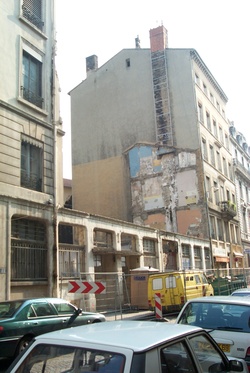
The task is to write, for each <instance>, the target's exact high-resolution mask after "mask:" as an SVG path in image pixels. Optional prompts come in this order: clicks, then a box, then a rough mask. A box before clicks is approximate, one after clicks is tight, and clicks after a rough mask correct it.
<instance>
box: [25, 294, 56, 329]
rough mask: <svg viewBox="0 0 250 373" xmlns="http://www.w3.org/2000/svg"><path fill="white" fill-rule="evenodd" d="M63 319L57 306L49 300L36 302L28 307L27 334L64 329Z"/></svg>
mask: <svg viewBox="0 0 250 373" xmlns="http://www.w3.org/2000/svg"><path fill="white" fill-rule="evenodd" d="M62 328H63V324H62V320H60V318H59V317H58V314H57V312H56V310H55V308H54V307H53V306H52V305H51V304H50V303H49V302H46V301H44V302H34V303H32V304H30V306H29V307H28V309H27V322H26V334H27V332H28V329H29V330H30V333H32V334H34V335H39V334H43V333H47V332H50V331H53V330H58V329H62Z"/></svg>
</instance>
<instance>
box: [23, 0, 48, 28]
mask: <svg viewBox="0 0 250 373" xmlns="http://www.w3.org/2000/svg"><path fill="white" fill-rule="evenodd" d="M22 10H23V17H24V18H25V19H27V20H28V21H29V22H31V23H32V24H33V25H35V26H36V27H37V28H39V29H40V30H42V28H43V25H44V23H43V21H42V1H41V0H23V6H22Z"/></svg>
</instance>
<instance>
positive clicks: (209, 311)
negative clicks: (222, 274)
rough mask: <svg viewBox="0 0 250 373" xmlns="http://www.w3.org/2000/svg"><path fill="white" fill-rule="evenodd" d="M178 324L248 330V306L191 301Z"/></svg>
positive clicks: (249, 308)
mask: <svg viewBox="0 0 250 373" xmlns="http://www.w3.org/2000/svg"><path fill="white" fill-rule="evenodd" d="M179 323H180V324H189V325H196V326H200V327H202V328H205V329H221V330H222V329H223V330H230V331H231V330H233V331H238V332H239V331H240V332H246V333H249V332H250V307H249V306H245V305H238V304H230V303H225V304H224V303H212V302H209V303H208V302H204V303H203V302H191V303H189V304H188V305H187V307H186V308H185V310H184V312H183V313H182V316H181V318H180V319H179Z"/></svg>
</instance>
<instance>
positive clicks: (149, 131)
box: [70, 49, 156, 166]
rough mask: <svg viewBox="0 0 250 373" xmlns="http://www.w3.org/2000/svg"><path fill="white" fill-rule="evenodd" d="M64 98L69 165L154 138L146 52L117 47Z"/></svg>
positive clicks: (87, 160)
mask: <svg viewBox="0 0 250 373" xmlns="http://www.w3.org/2000/svg"><path fill="white" fill-rule="evenodd" d="M128 60H129V61H130V66H127V61H128ZM70 96H71V121H72V163H73V166H76V165H78V164H82V163H87V162H91V161H95V160H99V159H106V158H110V157H115V156H117V155H120V154H121V153H122V152H123V151H124V150H125V149H127V148H129V147H130V146H132V145H133V144H135V143H136V142H138V141H150V142H155V141H156V135H155V117H154V101H153V95H152V77H151V59H150V51H149V50H144V49H140V50H135V49H124V50H122V51H121V52H119V53H118V54H117V55H116V56H114V57H113V58H112V59H111V60H109V61H108V62H107V63H105V64H104V65H103V66H101V67H100V68H99V69H98V70H97V71H93V72H91V74H89V76H88V77H87V79H86V80H84V81H83V82H82V83H80V84H79V85H78V86H77V87H76V88H74V89H73V90H72V91H71V92H70Z"/></svg>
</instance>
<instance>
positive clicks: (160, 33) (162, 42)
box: [149, 25, 168, 52]
mask: <svg viewBox="0 0 250 373" xmlns="http://www.w3.org/2000/svg"><path fill="white" fill-rule="evenodd" d="M149 35H150V48H151V52H159V51H163V50H164V49H166V48H168V32H167V30H166V29H165V27H164V26H163V25H162V26H159V27H156V28H153V29H151V30H150V31H149Z"/></svg>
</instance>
